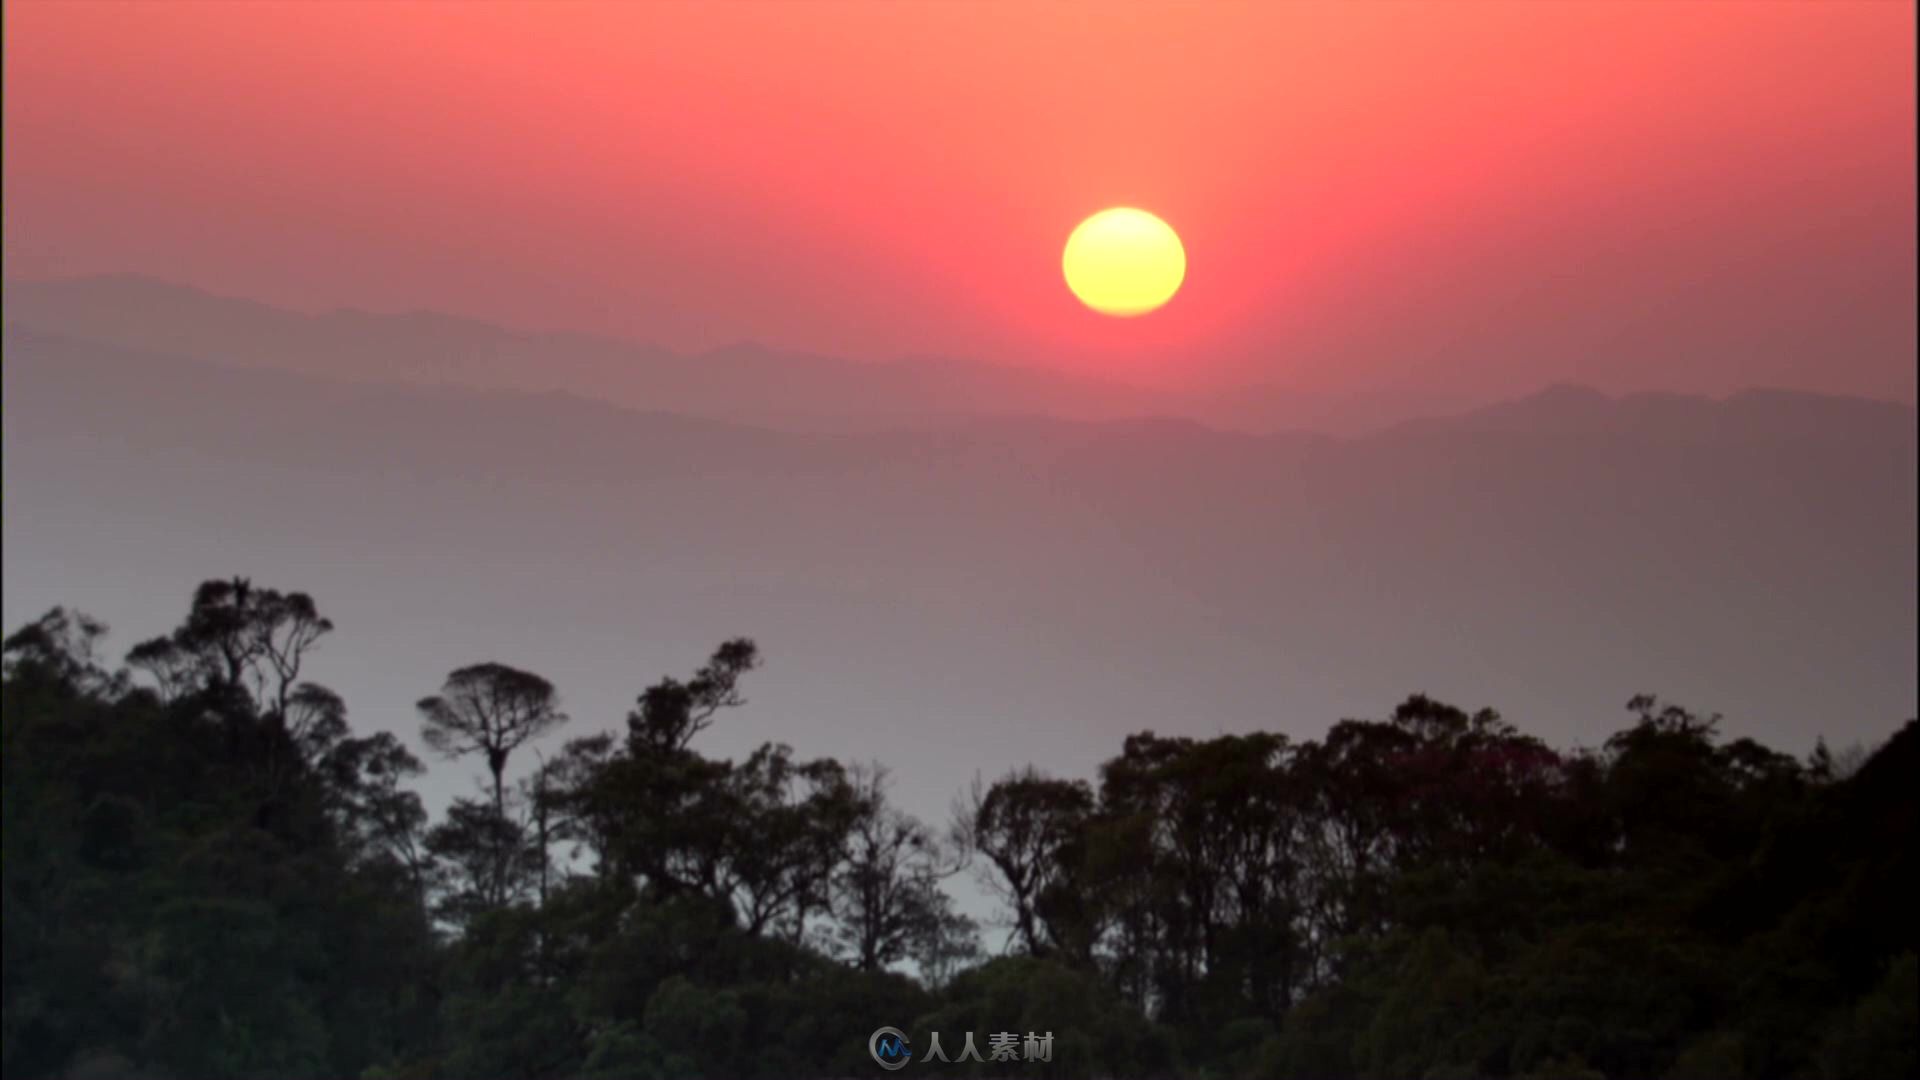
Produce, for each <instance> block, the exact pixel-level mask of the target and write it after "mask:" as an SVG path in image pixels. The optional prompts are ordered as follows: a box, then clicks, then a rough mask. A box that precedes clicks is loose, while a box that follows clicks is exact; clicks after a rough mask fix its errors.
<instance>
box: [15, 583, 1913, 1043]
mask: <svg viewBox="0 0 1920 1080" xmlns="http://www.w3.org/2000/svg"><path fill="white" fill-rule="evenodd" d="M332 629H333V627H332V624H331V623H330V622H328V621H327V620H326V619H325V618H324V617H322V616H321V615H320V614H319V612H318V610H317V608H316V606H315V604H314V602H313V601H312V599H311V598H309V597H307V596H306V595H304V594H301V593H280V592H277V591H274V590H271V589H263V588H258V587H255V586H253V585H251V584H250V583H248V582H245V581H238V580H236V581H229V582H209V583H207V584H205V585H203V586H201V587H200V589H199V590H198V591H197V592H196V593H195V594H194V597H193V602H192V605H191V608H190V610H189V612H188V614H187V616H186V618H185V619H184V620H183V622H182V623H181V625H180V627H179V628H178V629H176V630H175V631H174V632H173V633H171V634H169V635H167V636H165V637H162V638H157V639H154V640H152V641H148V642H143V643H140V644H138V645H136V646H135V647H134V648H133V649H132V651H131V652H130V653H129V654H128V655H127V657H126V662H125V665H124V666H123V667H120V668H117V669H109V668H108V667H107V666H105V664H104V662H103V660H102V658H101V656H100V655H99V652H100V646H101V643H102V639H103V636H104V633H105V628H104V627H103V626H102V625H101V624H99V623H98V622H96V621H94V620H91V619H89V618H87V617H85V616H81V615H78V614H74V613H71V612H68V611H65V610H55V611H53V612H50V613H49V614H48V615H46V616H44V617H43V618H42V619H40V620H39V621H37V622H35V623H33V624H31V625H29V626H27V627H25V628H23V629H21V630H20V631H18V632H17V633H15V634H13V635H12V636H11V637H8V638H7V639H6V640H5V643H4V660H5V664H4V688H3V692H4V710H3V715H0V718H3V721H4V728H3V735H4V742H3V744H0V769H3V770H4V776H3V777H0V796H3V797H4V803H5V805H4V819H3V821H4V834H3V836H0V847H3V849H4V851H3V855H0V868H4V906H5V927H6V929H5V939H4V940H5V956H4V978H3V980H0V981H3V982H4V1019H3V1022H0V1046H3V1047H4V1049H3V1050H0V1055H3V1056H0V1071H4V1074H5V1075H6V1076H9V1077H12V1076H21V1077H62V1076H72V1077H80V1076H93V1077H108V1076H148V1077H170V1078H178V1080H184V1078H188V1077H287V1078H295V1077H367V1078H381V1077H384V1078H400V1077H418V1078H422V1080H425V1078H431V1077H444V1078H450V1080H472V1078H490V1077H501V1078H506V1077H513V1078H535V1077H540V1078H546V1077H553V1078H559V1077H579V1078H585V1077H604V1078H612V1077H680V1076H711V1077H728V1078H731V1077H752V1076H766V1077H805V1076H818V1077H826V1076H860V1075H875V1074H878V1071H879V1070H878V1069H877V1068H876V1067H875V1066H874V1065H873V1063H872V1062H871V1061H870V1060H869V1059H868V1057H867V1051H866V1038H867V1035H868V1033H869V1032H871V1031H872V1030H873V1029H874V1028H875V1027H878V1026H880V1025H881V1024H895V1025H898V1026H901V1027H905V1028H907V1029H908V1030H909V1031H910V1032H924V1031H926V1030H929V1029H939V1030H942V1031H943V1032H952V1033H954V1035H949V1036H948V1038H949V1039H953V1038H954V1036H955V1035H957V1034H958V1033H960V1032H966V1031H973V1032H976V1033H978V1034H979V1037H980V1038H982V1039H983V1040H984V1039H985V1038H986V1036H987V1035H988V1034H989V1033H991V1032H999V1031H1018V1032H1026V1031H1051V1032H1053V1033H1054V1035H1055V1036H1056V1043H1055V1047H1056V1048H1055V1052H1054V1055H1053V1060H1052V1061H1051V1062H1050V1063H1046V1064H1027V1063H1015V1064H1013V1065H1002V1066H986V1065H972V1064H968V1065H943V1066H932V1065H926V1066H916V1067H915V1069H916V1070H918V1069H919V1068H922V1067H925V1068H940V1069H950V1070H953V1071H955V1072H959V1073H967V1072H973V1073H976V1074H977V1073H983V1072H987V1071H992V1070H993V1069H998V1070H1000V1071H1002V1072H1006V1073H1009V1074H1013V1075H1034V1076H1195V1077H1201V1076H1205V1077H1342V1076H1352V1077H1454V1076H1460V1077H1475V1076H1487V1077H1720V1078H1728V1080H1732V1078H1737V1077H1743V1076H1780V1077H1799V1076H1804V1077H1817V1078H1829V1077H1832V1078H1838V1077H1896V1076H1911V1075H1914V1074H1915V1072H1916V1065H1915V1049H1914V1028H1915V1024H1914V1019H1915V1016H1916V1011H1917V1007H1920V982H1917V980H1920V974H1917V973H1916V964H1915V951H1916V941H1915V931H1914V930H1913V926H1914V925H1915V923H1914V920H1913V919H1912V915H1911V911H1912V910H1913V909H1914V908H1915V906H1916V905H1915V901H1916V899H1920V889H1916V881H1915V872H1914V859H1913V846H1914V839H1915V837H1914V825H1915V806H1916V795H1915V783H1916V781H1917V780H1920V727H1916V725H1915V724H1914V723H1912V722H1909V723H1908V724H1907V725H1906V726H1905V727H1904V728H1902V729H1901V730H1900V731H1899V732H1898V733H1897V734H1896V735H1895V736H1894V737H1893V738H1892V739H1891V740H1890V741H1889V742H1888V743H1887V744H1885V745H1884V746H1882V747H1880V748H1879V749H1878V750H1877V751H1875V752H1874V753H1873V754H1871V756H1865V755H1855V756H1853V757H1852V758H1851V759H1849V760H1845V761H1837V760H1836V759H1835V758H1834V756H1833V755H1830V754H1828V753H1827V752H1826V750H1825V749H1824V747H1823V748H1821V749H1820V750H1818V751H1816V752H1815V754H1814V755H1812V757H1810V758H1809V759H1806V760H1800V759H1796V758H1793V757H1790V756H1787V755H1783V754H1781V753H1778V752H1776V751H1773V750H1770V749H1768V748H1766V747H1764V746H1761V745H1759V744H1758V743H1755V742H1753V741H1752V740H1748V739H1736V740H1731V741H1729V740H1727V739H1724V738H1722V737H1721V736H1720V735H1719V733H1718V731H1717V728H1716V723H1715V721H1714V720H1713V719H1711V718H1703V717H1700V716H1697V715H1694V714H1692V713H1689V712H1687V711H1685V710H1683V709H1680V708H1677V707H1673V706H1667V705H1662V704H1660V703H1658V702H1656V701H1654V700H1652V699H1650V698H1636V699H1634V701H1633V702H1632V703H1631V704H1630V710H1631V722H1630V724H1629V725H1628V726H1627V727H1625V728H1624V729H1623V730H1622V731H1620V732H1619V733H1618V734H1616V735H1615V736H1614V737H1613V738H1611V739H1609V740H1608V741H1607V743H1606V744H1605V745H1604V746H1603V747H1600V748H1598V749H1595V750H1591V751H1578V752H1562V751H1556V750H1554V749H1552V748H1550V747H1548V746H1546V745H1544V744H1542V743H1541V742H1539V741H1538V740H1536V739H1533V738H1531V737H1529V736H1526V735H1524V734H1522V733H1521V732H1520V731H1518V730H1517V729H1515V728H1514V727H1513V726H1512V725H1510V724H1508V723H1506V722H1505V721H1504V720H1502V719H1501V718H1500V717H1499V716H1498V715H1497V714H1495V713H1493V712H1491V711H1485V710H1483V711H1480V712H1476V713H1468V712H1464V711H1462V710H1459V709H1456V708H1453V707H1451V706H1448V705H1444V704H1441V703H1439V702H1435V701H1431V700H1428V699H1426V698H1424V697H1414V698H1411V699H1409V700H1408V701H1407V702H1406V703H1405V704H1403V705H1402V706H1401V707H1400V708H1399V709H1397V710H1396V711H1395V712H1394V714H1393V715H1392V716H1391V717H1389V718H1387V719H1385V720H1381V721H1353V720H1350V721H1344V722H1341V723H1339V724H1336V725H1334V727H1333V728H1332V729H1331V730H1329V731H1328V732H1327V733H1326V735H1325V736H1324V737H1322V738H1320V739H1317V740H1294V739H1290V738H1289V737H1287V736H1284V735H1280V734H1272V733H1253V734H1246V735H1229V736H1220V737H1217V738H1212V739H1190V738H1177V737H1165V736H1158V735H1155V734H1153V733H1150V732H1149V733H1142V734H1138V735H1134V736H1132V737H1130V738H1128V739H1127V740H1126V741H1125V743H1124V745H1123V746H1122V748H1121V752H1120V754H1119V755H1118V756H1117V757H1115V758H1113V759H1112V760H1110V761H1108V762H1107V763H1106V764H1105V765H1104V766H1103V767H1102V769H1101V770H1100V773H1099V776H1098V778H1097V781H1096V782H1091V783H1090V782H1086V781H1081V780H1067V779H1057V778H1051V777H1048V776H1046V775H1044V774H1041V773H1039V772H1037V771H1034V770H1032V769H1025V770H1020V771H1017V772H1015V773H1012V774H1009V775H1008V776H1006V777H1003V778H1001V779H999V780H997V781H995V782H993V783H991V784H984V783H981V784H976V785H975V786H974V788H973V790H972V791H971V792H970V793H968V797H967V798H965V799H964V800H963V802H962V803H961V805H960V806H959V807H958V808H957V810H956V813H955V817H954V820H953V821H952V822H950V823H948V824H947V825H946V826H945V827H943V828H935V827H933V826H931V825H929V824H927V823H925V822H922V821H919V820H917V819H915V818H914V817H913V816H911V815H909V814H907V813H906V812H904V811H903V810H901V809H900V808H899V807H898V806H896V805H895V804H894V803H893V802H892V801H891V798H890V791H889V787H890V785H889V780H888V776H887V773H886V771H885V769H884V768H882V767H880V766H878V765H870V764H859V765H850V764H843V763H841V762H837V761H833V760H830V759H806V758H803V757H801V756H798V755H797V754H796V752H795V751H794V750H793V749H792V748H791V747H788V746H786V745H783V744H778V743H769V744H767V745H764V746H761V747H760V748H758V749H757V750H755V751H753V752H752V753H750V754H747V755H746V756H744V757H743V758H741V759H738V760H727V759H718V758H714V757H710V756H708V755H706V754H704V753H702V752H701V751H700V749H699V747H698V742H699V736H700V734H701V733H702V732H703V731H705V730H707V729H708V728H709V727H710V726H712V725H713V724H715V723H716V722H719V721H720V720H721V719H722V718H723V715H724V714H725V713H726V712H727V710H729V709H732V708H734V707H736V706H739V705H740V704H742V703H743V702H744V696H743V682H744V681H745V680H746V678H747V676H748V675H749V674H750V672H751V671H752V670H753V668H754V667H755V666H756V665H757V663H758V661H759V654H758V652H757V650H756V648H755V646H754V644H753V643H752V642H750V641H746V640H736V641H729V642H726V643H724V644H722V645H721V646H720V647H719V648H718V649H717V650H716V651H715V652H714V654H713V656H712V657H711V659H710V660H709V661H708V662H707V663H706V665H704V666H703V667H702V668H700V670H698V671H697V672H695V673H693V674H692V675H691V676H689V677H687V678H686V679H685V680H681V679H676V678H665V679H662V680H661V681H659V682H657V683H655V684H654V685H652V686H650V687H648V688H646V689H645V690H643V691H642V692H640V693H639V695H638V697H637V699H636V701H635V704H634V707H633V709H632V710H631V711H630V712H629V713H628V715H627V717H626V722H625V724H624V726H623V728H621V729H618V730H615V731H613V732H603V733H598V734H589V735H585V736H580V737H575V738H572V739H568V740H565V741H563V742H560V743H559V745H557V746H544V745H543V742H547V741H551V740H553V739H556V738H558V736H557V734H556V733H557V730H558V729H559V728H560V727H561V725H563V724H564V723H565V722H566V721H567V717H566V715H565V714H564V713H563V712H562V710H561V708H560V701H559V697H558V694H557V692H556V691H555V689H554V687H553V686H552V685H551V684H550V683H548V682H547V681H546V680H545V679H543V678H541V677H539V676H538V675H535V674H533V673H530V672H525V671H520V670H517V669H515V668H512V667H509V666H507V665H504V664H499V663H481V664H475V665H472V666H468V667H463V668H461V669H459V670H457V671H454V672H452V673H450V674H449V675H448V676H447V677H446V679H445V680H444V684H443V685H442V687H441V689H440V691H439V692H438V693H437V694H434V695H432V696H429V697H426V698H423V699H422V700H421V701H420V702H419V712H420V715H421V719H422V736H423V739H424V741H425V743H426V745H427V746H428V747H430V748H431V749H432V750H434V751H435V752H437V753H439V754H441V755H444V756H446V757H449V758H465V757H468V756H472V757H473V758H475V759H477V760H478V761H479V763H480V764H481V766H482V768H483V769H484V779H485V781H486V788H485V790H486V795H485V796H484V797H482V798H477V799H458V800H455V801H454V802H453V803H452V805H451V806H450V807H449V808H448V810H447V811H446V813H444V814H443V815H441V817H440V819H439V820H438V821H430V820H429V815H428V814H427V812H426V810H425V809H424V807H423V805H422V803H421V801H420V799H419V797H418V796H417V795H416V794H415V793H414V792H413V791H412V790H410V788H409V784H410V783H411V782H412V781H413V780H414V779H415V778H416V777H418V776H419V775H420V774H421V772H422V771H423V766H422V764H421V763H420V762H419V761H418V760H417V759H416V758H415V757H414V756H413V755H412V754H411V753H410V752H409V751H408V749H407V747H406V746H405V745H404V744H403V743H402V742H401V741H400V740H398V739H396V738H395V737H393V736H392V735H389V734H384V733H382V734H374V735H364V736H363V735H356V734H355V733H354V732H353V730H352V728H351V726H350V724H349V723H348V719H347V710H346V706H345V704H344V703H343V702H342V701H341V700H340V698H339V697H338V696H337V695H335V694H333V693H332V692H331V691H328V690H327V689H325V688H324V687H321V686H318V685H315V684H313V683H311V682H307V681H303V680H302V677H301V673H302V670H303V666H304V663H305V661H306V659H307V658H308V656H309V654H310V653H311V652H312V651H313V649H314V648H315V647H316V646H317V645H319V644H320V643H321V642H322V641H323V639H324V638H325V636H326V635H327V634H328V633H330V632H331V631H332ZM515 766H518V769H517V771H518V773H519V774H520V775H521V777H522V779H520V780H519V781H518V782H517V783H509V781H508V774H509V772H510V771H514V768H515ZM969 868H971V870H972V872H973V873H975V874H976V875H978V877H979V879H980V880H981V881H982V882H983V883H985V884H986V885H987V886H988V887H989V888H990V890H991V892H992V893H993V894H994V895H996V896H997V897H998V898H999V900H1000V903H1001V907H1002V909H1003V910H1002V915H1001V921H1002V922H1003V924H1004V929H1005V931H1006V937H1005V940H1006V947H1005V949H1004V950H999V949H995V950H993V951H994V952H995V953H996V955H991V956H989V955H987V952H986V950H985V949H983V937H982V935H981V933H980V928H979V927H978V926H976V925H975V923H974V921H973V920H972V919H970V918H968V917H967V916H965V915H963V914H961V913H960V912H959V911H957V910H956V908H955V905H954V904H953V901H952V900H951V899H950V897H949V894H948V893H947V892H946V891H945V889H944V887H943V882H946V881H947V880H949V879H950V878H952V877H953V876H954V875H955V874H957V873H960V872H962V871H964V870H967V869H969Z"/></svg>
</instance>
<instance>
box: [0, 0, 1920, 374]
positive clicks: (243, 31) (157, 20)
mask: <svg viewBox="0 0 1920 1080" xmlns="http://www.w3.org/2000/svg"><path fill="white" fill-rule="evenodd" d="M1914 11H1915V7H1914V5H1913V4H1910V3H1861V4H1846V3H1802V4H1792V3H1778V4H1747V3H1712V4H1708V3H1700V4H1688V3H1638V4H1613V5H1575V4H1557V3H1556V4H1528V3H1514V4H1469V3H1447V4H1436V5H1432V6H1412V5H1403V4H1393V3H1379V4H1337V5H1309V4H1280V3H1263V4H1250V5H1245V6H1232V5H1227V4H1209V5H1196V6H1185V7H1179V8H1174V7H1148V6H1133V5H1099V6H1096V5H1092V4H1085V5H1080V4H1046V5H1027V4H1019V5H1016V4H1003V5H974V4H932V3H925V4H922V3H908V4H887V5H878V4H874V5H870V4H835V5H829V4H825V3H794V4H780V5H766V6H747V5H727V4H710V5H697V6H696V5H692V4H687V5H668V4H641V3H634V4H554V5H523V4H478V3H475V4H454V3H440V4H426V3H422V4H397V3H396V4H387V3H381V4H375V3H363V4H356V3H309V4H298V5H284V4H275V3H244V4H241V3H217V4H204V5H198V6H194V5H185V4H116V3H30V2H16V3H9V4H8V5H6V26H5V31H6V80H5V81H6V85H5V90H6V97H5V124H6V131H7V141H8V147H7V151H8V152H7V154H6V159H5V222H4V235H5V273H6V276H7V277H8V278H9V279H10V280H11V279H27V278H46V277H57V276H67V275H76V274H88V273H98V272H137V273H142V274H148V275H152V276H156V277H161V278H165V279H168V280H172V281H178V282H182V283H187V284H192V285H196V286H199V287H202V288H205V289H209V290H213V291H216V292H222V293H228V294H233V295H238V296H245V297H249V298H254V299H260V300H266V301H270V302H273V303H277V304H282V305H286V306H290V307H295V308H299V309H303V310H316V311H317V310H324V309H328V308H333V307H336V306H353V307H362V308H369V309H375V310H413V309H432V310H438V311H444V312H449V313H455V314H461V315H468V316H473V317H477V318H482V319H486V320H489V321H494V322H498V323H502V324H506V325H510V326H523V327H538V328H560V329H570V330H580V331H586V332H592V333H597V334H609V335H615V336H619V337H626V338H634V339H639V340H645V341H652V342H658V343H660V344H663V345H667V346H671V347H673V348H676V349H683V350H700V349H706V348H712V347H717V346H722V345H726V344H729V343H733V342H738V341H743V340H753V341H759V342H764V343H766V344H769V345H772V346H777V347H781V348H790V349H797V350H807V351H813V352H820V353H827V354H832V355H839V356H848V357H854V358H861V359H889V358H897V357H911V356H919V355H936V354H937V355H946V356H957V357H967V358H975V359H982V360H993V361H1002V362H1009V363H1021V364H1038V365H1057V366H1060V367H1064V368H1068V369H1071V370H1075V371H1080V372H1091V373H1099V374H1106V375H1111V376H1113V377H1116V378H1122V379H1127V380H1131V381H1136V382H1141V383H1146V384H1154V385H1164V386H1167V387H1177V388H1193V387H1201V386H1225V385H1234V384H1246V383H1272V384H1277V385H1281V386H1290V387H1299V388H1302V389H1311V390H1332V391H1367V390H1374V389H1389V388H1391V389H1399V390H1407V389H1413V390H1420V389H1433V390H1436V391H1438V390H1446V391H1449V392H1453V393H1475V394H1497V393H1510V392H1525V391H1528V390H1531V389H1534V388H1537V387H1538V386H1540V385H1543V384H1545V383H1549V382H1555V381H1563V380H1577V381H1582V382H1587V383H1591V384H1594V385H1597V386H1600V387H1602V388H1604V389H1609V390H1636V389H1670V390H1682V391H1689V392H1709V393H1724V392H1728V391H1731V390H1734V389H1738V388H1741V387H1745V386H1753V385H1772V386H1787V387H1796V388H1806V389H1817V390H1827V391H1836V392H1846V393H1857V394H1865V395H1872V396H1880V397H1891V398H1897V399H1900V400H1905V401H1911V400H1912V399H1913V396H1914V385H1915V374H1914V371H1915V365H1914V355H1915V300H1914V294H1915V284H1916V283H1915V241H1914V232H1915V198H1914V183H1915V173H1914V150H1915V147H1914V43H1913V34H1914ZM1114 205H1133V206H1140V207H1145V208H1148V209H1150V210H1152V211H1153V212H1154V213H1156V214H1158V215H1160V216H1161V217H1163V218H1164V219H1165V220H1166V221H1167V222H1169V223H1170V224H1171V225H1172V226H1173V227H1174V228H1175V229H1176V230H1178V232H1179V234H1180V236H1181V239H1182V241H1183V242H1184V244H1185V248H1186V254H1187V258H1188V270H1187V279H1186V283H1185V286H1184V288H1183V289H1182V291H1181V292H1180V293H1179V295H1178V296H1176V297H1175V299H1174V300H1173V302H1172V303H1170V304H1169V305H1168V306H1167V307H1165V308H1163V309H1161V310H1159V311H1157V312H1154V313H1152V314H1151V315H1148V316H1144V317H1141V318H1137V319H1109V318H1103V317H1101V316H1099V315H1096V314H1094V313H1092V312H1090V311H1088V310H1087V309H1086V308H1084V307H1082V306H1081V305H1080V304H1079V303H1077V302H1076V301H1075V300H1074V298H1073V297H1072V296H1071V294H1069V293H1068V291H1067V290H1066V288H1065V286H1064V284H1063V282H1062V278H1061V272H1060V252H1061V247H1062V245H1063V243H1064V242H1065V240H1066V237H1067V235H1068V233H1069V231H1070V230H1071V229H1072V228H1073V226H1074V225H1075V224H1076V223H1077V222H1078V221H1080V220H1081V219H1082V218H1084V217H1085V216H1087V215H1088V214H1090V213H1092V212H1094V211H1096V210H1099V209H1101V208H1103V207H1108V206H1114Z"/></svg>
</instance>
